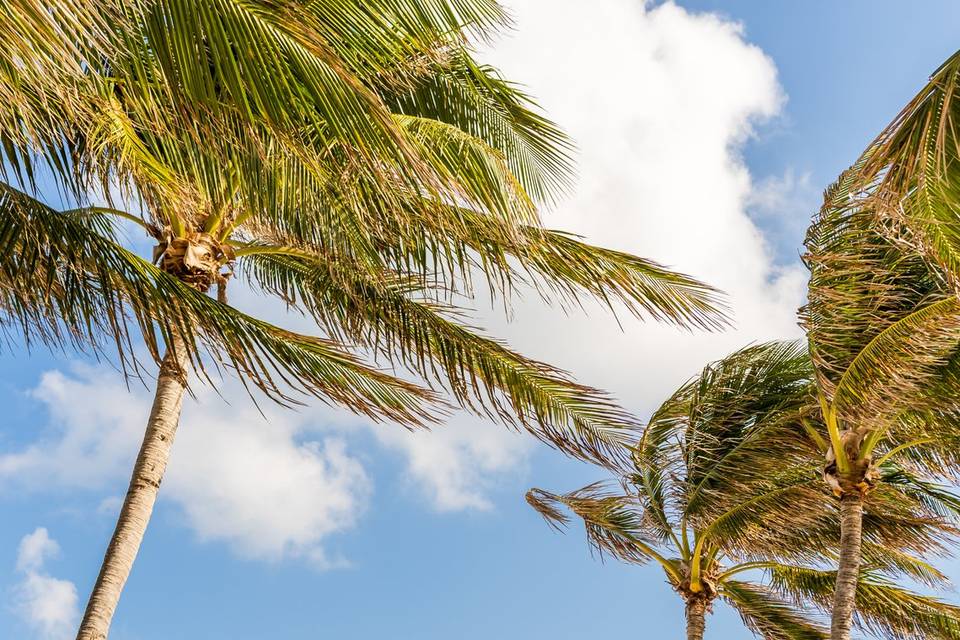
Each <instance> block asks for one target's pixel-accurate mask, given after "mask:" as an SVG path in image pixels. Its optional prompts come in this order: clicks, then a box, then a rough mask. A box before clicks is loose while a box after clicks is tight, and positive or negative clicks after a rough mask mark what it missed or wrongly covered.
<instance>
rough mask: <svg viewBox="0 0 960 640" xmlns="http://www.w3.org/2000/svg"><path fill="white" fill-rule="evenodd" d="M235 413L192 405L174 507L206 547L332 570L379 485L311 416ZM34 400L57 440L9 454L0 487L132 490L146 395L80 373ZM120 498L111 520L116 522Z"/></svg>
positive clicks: (173, 483)
mask: <svg viewBox="0 0 960 640" xmlns="http://www.w3.org/2000/svg"><path fill="white" fill-rule="evenodd" d="M233 391H236V389H231V388H228V389H227V392H228V395H232V396H235V397H236V400H237V402H236V403H235V405H230V404H227V403H225V402H224V401H223V399H222V398H220V397H218V396H217V395H216V394H215V393H214V392H213V391H211V390H209V389H204V388H202V387H201V388H200V389H198V397H197V401H190V400H188V401H187V402H186V403H185V407H184V419H183V424H182V425H181V428H180V430H179V432H178V435H177V442H176V445H175V448H174V455H173V456H172V457H171V462H170V467H169V468H168V472H167V477H166V478H165V479H164V487H163V489H164V490H163V492H162V494H161V497H162V499H164V500H171V501H173V502H175V503H176V504H177V505H178V507H179V508H180V510H181V511H182V513H183V515H184V517H185V521H186V523H187V524H188V525H189V526H190V527H191V528H192V529H193V530H194V531H195V532H196V533H197V535H198V537H199V538H200V539H202V540H223V541H226V542H228V543H230V544H231V545H232V546H233V547H234V548H235V549H236V550H237V551H238V552H240V553H241V554H243V555H246V556H250V557H257V558H264V559H270V560H276V559H280V558H282V557H285V556H296V557H305V558H307V559H308V560H311V561H313V562H314V563H315V564H316V565H317V566H318V567H321V568H326V567H329V566H332V565H335V564H339V562H340V561H338V560H336V559H330V558H328V557H327V555H326V554H325V553H324V550H323V548H322V546H321V542H322V541H323V539H324V538H325V537H327V536H328V535H330V534H332V533H335V532H337V531H341V530H343V529H346V528H349V527H351V526H353V524H354V522H355V521H356V519H357V517H358V516H359V514H361V513H362V512H363V509H364V506H365V504H366V502H367V499H368V495H369V493H370V490H371V482H370V480H369V478H368V477H367V474H366V473H365V471H364V469H363V467H362V466H361V465H360V463H359V462H358V461H357V460H356V459H354V458H353V457H351V456H350V455H349V453H348V452H347V450H346V447H345V445H344V443H343V442H342V441H341V440H340V439H338V438H334V437H324V438H321V439H304V438H303V437H302V436H303V435H304V429H305V425H306V420H307V416H305V415H303V414H297V413H295V412H290V411H280V410H278V409H275V408H274V407H265V408H264V410H265V412H266V415H265V416H264V415H261V414H260V413H258V412H257V411H256V410H255V409H254V408H253V407H252V406H251V405H250V403H249V401H248V399H247V398H245V397H243V396H242V392H240V393H230V392H233ZM33 396H34V397H35V398H36V399H37V400H38V401H40V402H42V403H43V404H44V405H46V407H47V409H48V411H49V414H50V418H51V424H52V425H55V427H54V428H52V430H51V433H50V434H48V436H47V438H45V439H44V440H41V441H40V442H37V443H35V444H34V445H32V446H30V447H29V448H27V449H26V450H24V451H21V452H13V453H8V454H2V455H0V487H3V486H4V485H12V484H14V483H16V484H17V485H18V486H26V487H34V488H41V487H51V486H58V487H84V488H87V489H95V490H103V489H104V488H106V487H108V486H109V487H113V488H114V490H116V489H119V488H120V487H121V486H123V483H124V482H125V480H126V479H127V477H128V476H129V473H130V468H131V465H132V461H133V456H134V454H135V453H136V451H137V449H138V447H139V443H140V439H141V438H142V436H143V427H144V424H145V421H146V418H147V414H148V411H149V406H150V398H149V394H148V393H147V392H146V391H145V390H143V389H134V391H133V393H129V392H128V391H127V389H126V387H125V386H124V384H123V382H122V381H121V380H120V379H119V377H118V376H117V375H116V372H114V371H112V370H110V369H107V368H104V367H89V366H76V367H74V369H72V370H71V371H70V373H68V374H65V373H63V372H59V371H52V372H48V373H46V374H44V376H43V377H42V379H41V382H40V384H39V385H38V386H37V388H36V389H35V390H34V391H33ZM119 504H120V500H119V499H118V498H115V497H110V498H106V499H105V500H104V501H103V502H102V503H101V505H100V508H99V509H98V511H99V512H101V513H103V514H108V515H115V514H116V512H117V511H118V510H119Z"/></svg>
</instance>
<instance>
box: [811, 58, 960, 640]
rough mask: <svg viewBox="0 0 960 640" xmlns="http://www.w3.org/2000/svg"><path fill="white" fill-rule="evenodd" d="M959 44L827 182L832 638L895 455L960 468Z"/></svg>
mask: <svg viewBox="0 0 960 640" xmlns="http://www.w3.org/2000/svg"><path fill="white" fill-rule="evenodd" d="M958 81H960V54H955V55H954V56H952V57H951V58H950V59H949V60H948V61H947V62H946V63H944V65H943V66H942V67H941V68H940V69H938V70H937V72H936V73H935V74H934V75H933V77H932V78H931V80H930V82H929V83H928V84H927V85H926V86H925V87H924V88H923V90H922V91H921V92H920V93H919V94H918V95H917V96H916V97H915V98H914V99H913V100H911V102H910V103H909V104H908V105H907V106H906V107H905V108H904V110H903V111H902V112H901V114H900V115H899V116H898V117H897V118H896V119H895V120H894V121H893V122H892V123H891V124H890V126H889V127H888V128H887V129H885V130H884V131H883V132H882V133H881V135H880V136H879V137H878V138H877V140H875V141H874V142H873V143H872V144H871V145H870V146H869V147H868V148H867V150H866V151H865V152H864V154H863V156H862V157H861V158H860V159H859V160H858V161H857V163H856V164H855V165H854V166H853V167H851V168H850V169H849V170H848V171H847V172H845V173H844V174H843V175H842V176H841V178H840V179H839V180H838V182H837V183H836V184H835V185H833V186H832V187H831V188H830V189H829V190H828V191H827V194H826V197H825V201H824V206H823V208H822V209H821V211H820V213H819V215H818V216H817V218H816V219H815V220H814V223H813V225H812V226H811V228H810V230H809V232H808V235H807V241H806V246H807V252H808V255H807V258H806V262H807V264H808V267H809V268H810V272H811V277H810V286H809V293H808V299H809V304H808V305H807V307H806V308H805V310H804V313H803V315H804V324H805V326H806V329H807V332H808V336H809V341H810V348H811V354H812V355H813V359H814V362H815V364H816V369H817V379H818V382H819V386H820V393H821V404H822V412H823V415H824V418H825V421H826V424H827V427H828V430H829V436H830V437H829V442H828V443H827V445H828V446H825V449H826V450H827V464H826V471H825V477H826V479H827V481H828V482H829V483H830V484H831V485H832V487H833V488H834V490H835V492H836V493H837V494H838V495H839V496H840V498H841V504H842V505H843V509H842V515H841V518H842V522H843V534H842V538H841V558H840V573H839V577H838V582H837V586H836V595H835V604H834V615H833V638H835V639H837V640H844V639H846V638H849V633H850V624H851V618H852V616H853V612H854V608H855V607H854V605H855V598H856V596H855V590H856V589H855V586H856V575H857V570H858V563H859V553H858V546H859V539H860V534H859V527H860V520H861V515H860V512H861V510H862V504H863V500H864V499H865V497H866V496H867V494H868V493H869V492H871V491H872V489H873V487H874V485H875V484H876V481H877V470H876V469H877V466H878V464H879V463H881V462H883V461H884V460H886V459H887V458H888V456H890V455H900V456H906V457H907V458H908V459H909V460H910V462H911V464H914V465H919V466H921V467H924V468H926V469H927V470H928V471H929V472H931V473H934V474H938V475H947V476H950V475H953V474H955V472H956V470H957V468H958V467H957V462H958V460H957V456H956V445H957V442H958V439H960V422H958V421H957V415H958V406H957V403H956V401H955V397H956V393H957V384H956V383H957V381H958V377H957V374H958V371H960V370H958V369H957V365H958V362H960V361H958V356H960V353H958V346H960V303H958V299H957V296H958V294H960V289H958V287H957V283H958V280H957V277H958V275H960V270H958V267H960V259H958V258H960V251H958V249H960V244H958V238H960V217H958V216H957V213H956V212H957V211H958V209H957V204H958V203H960V200H958V194H960V190H958V189H960V173H958V169H960V165H958V163H957V158H958V156H957V152H958V148H960V147H958V142H960V139H958V138H957V129H956V125H957V115H958V114H960V111H958V109H960V102H958V100H957V98H958V97H960V95H958Z"/></svg>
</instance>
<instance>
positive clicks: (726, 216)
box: [491, 0, 806, 414]
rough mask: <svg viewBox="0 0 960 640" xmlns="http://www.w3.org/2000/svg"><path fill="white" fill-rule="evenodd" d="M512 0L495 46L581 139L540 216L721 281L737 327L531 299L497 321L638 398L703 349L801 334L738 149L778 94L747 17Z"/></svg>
mask: <svg viewBox="0 0 960 640" xmlns="http://www.w3.org/2000/svg"><path fill="white" fill-rule="evenodd" d="M510 6H511V8H513V9H514V13H515V15H516V19H517V29H516V34H515V35H514V36H513V37H511V38H508V39H506V40H505V41H503V42H498V43H496V44H495V46H494V47H493V49H494V50H493V52H492V53H491V57H492V59H493V61H494V62H495V63H496V64H497V65H498V66H500V67H501V68H503V69H504V70H505V73H506V75H507V77H510V78H512V79H517V80H519V81H521V82H524V83H526V84H527V85H528V87H529V89H530V92H531V93H532V94H533V95H535V96H536V97H537V98H538V100H539V102H540V103H541V104H542V105H543V106H544V108H545V109H546V110H547V112H548V113H549V114H550V115H551V116H552V117H553V118H555V119H556V120H557V121H559V122H560V123H561V125H563V126H564V127H565V128H567V130H568V131H569V132H570V133H571V135H572V136H573V138H574V139H575V141H576V142H577V143H578V145H579V147H580V154H579V168H580V180H579V184H578V186H577V188H576V190H575V192H574V193H573V194H572V197H571V198H569V199H568V200H567V201H565V202H564V203H563V204H562V205H561V206H560V207H559V208H558V210H557V211H555V212H553V213H550V214H548V215H547V216H546V223H547V225H548V226H551V227H559V228H562V229H566V230H569V231H574V232H577V233H580V234H582V235H584V236H586V237H587V239H588V240H589V241H591V242H594V243H597V244H603V245H607V246H611V247H615V248H619V249H624V250H627V251H631V252H634V253H637V254H639V255H642V256H645V257H649V258H652V259H655V260H658V261H660V262H663V263H665V264H668V265H671V266H672V267H674V268H676V269H678V270H681V271H684V272H687V273H690V274H692V275H695V276H697V277H700V278H702V279H704V280H705V281H707V282H709V283H711V284H713V285H714V286H717V287H719V288H721V289H723V290H724V291H726V292H727V293H728V294H729V297H730V301H731V304H732V307H733V309H734V312H735V320H736V326H737V329H736V331H728V332H725V333H721V334H703V333H696V334H693V335H690V334H687V333H684V332H681V331H677V330H675V329H673V328H671V327H667V326H658V325H654V324H652V323H642V322H638V321H634V320H633V319H632V318H630V317H622V318H621V320H622V323H623V328H624V330H623V331H621V330H620V329H619V328H618V326H617V324H616V322H615V321H614V320H613V319H611V318H610V317H609V316H608V315H607V314H606V313H604V311H603V310H602V309H600V308H599V307H590V308H589V312H590V313H589V317H587V318H584V317H582V316H581V315H575V316H574V317H572V318H569V319H568V318H566V317H564V316H562V315H561V314H558V313H557V312H556V311H554V310H549V309H546V308H544V307H542V306H541V305H539V304H535V303H529V304H522V305H520V306H519V307H518V309H517V312H516V318H517V322H515V323H514V324H513V325H512V326H510V327H507V328H503V327H502V325H501V326H498V327H497V330H498V331H504V332H505V333H507V334H508V335H510V337H511V339H512V342H513V343H514V344H516V345H518V346H519V347H521V349H522V350H524V351H527V352H530V353H532V354H533V355H536V356H537V357H540V358H543V359H546V360H548V361H551V362H555V363H557V364H559V365H561V366H564V367H566V368H568V369H570V370H572V371H573V372H574V373H575V374H576V375H577V376H578V377H579V378H580V379H582V380H583V381H584V382H586V383H588V384H592V385H596V386H600V387H604V388H608V389H610V390H612V391H614V392H616V393H617V395H618V396H619V397H620V398H621V399H622V401H623V402H624V403H625V404H626V405H627V406H628V407H630V408H631V409H633V410H635V411H637V412H640V413H644V414H645V413H647V412H649V411H650V410H652V409H653V408H654V407H655V406H656V404H657V403H659V401H660V400H661V399H663V398H664V397H665V396H666V395H667V394H668V393H669V392H670V391H671V390H672V388H674V387H675V386H676V385H677V384H679V383H680V382H681V381H682V380H683V379H685V378H686V377H688V376H689V375H692V374H693V373H694V372H695V371H696V370H697V369H698V368H699V367H700V366H702V364H704V363H705V362H706V361H707V360H709V359H712V358H716V357H721V356H722V355H724V354H726V353H728V352H729V351H732V350H733V349H736V348H738V347H740V346H742V345H743V344H745V343H747V342H751V341H755V340H761V339H771V338H777V337H787V336H797V335H798V334H799V330H798V329H797V327H796V320H795V312H796V309H797V307H798V306H799V305H800V304H801V303H802V300H803V294H804V282H805V279H806V277H805V273H804V271H803V269H802V267H801V266H800V265H799V264H798V263H797V262H796V261H792V262H791V263H790V264H788V265H787V266H778V265H777V261H776V259H775V256H774V254H773V251H772V250H771V248H770V247H769V246H768V243H767V240H766V239H765V237H764V234H763V232H762V231H761V229H759V228H758V227H757V226H756V225H755V224H754V223H753V222H752V221H751V219H750V217H749V216H748V215H747V209H748V206H750V204H751V202H752V199H754V198H755V196H754V195H753V194H754V184H753V180H752V178H751V175H750V172H749V170H748V169H747V167H746V166H745V164H744V163H743V160H742V157H741V155H740V153H741V150H742V147H743V145H744V144H745V143H746V142H747V141H748V140H749V139H750V137H751V136H752V135H753V134H754V129H755V125H756V124H757V123H759V122H762V121H765V120H769V119H771V118H773V117H775V116H777V115H778V114H779V113H780V111H781V109H782V107H783V104H784V102H785V98H784V95H783V92H782V89H781V87H780V85H779V83H778V81H777V73H776V67H775V65H774V63H773V62H772V61H771V60H770V58H768V57H767V56H766V55H765V54H764V53H763V52H762V51H761V50H760V49H759V48H757V47H756V46H754V45H751V44H749V43H748V42H747V41H746V40H745V36H744V32H743V29H742V27H741V26H740V25H738V24H736V23H732V22H729V21H726V20H724V19H721V18H719V17H717V16H715V15H712V14H697V13H692V12H689V11H687V10H685V9H683V8H681V7H678V6H676V5H675V4H673V3H670V2H667V3H664V4H660V5H658V6H656V7H651V6H647V5H646V4H645V3H643V2H638V1H636V0H605V1H604V2H599V3H592V4H590V5H589V7H588V6H586V5H585V4H583V3H582V2H578V1H577V0H557V1H555V2H550V3H544V2H539V1H537V0H513V1H512V2H510ZM797 240H799V237H798V238H797Z"/></svg>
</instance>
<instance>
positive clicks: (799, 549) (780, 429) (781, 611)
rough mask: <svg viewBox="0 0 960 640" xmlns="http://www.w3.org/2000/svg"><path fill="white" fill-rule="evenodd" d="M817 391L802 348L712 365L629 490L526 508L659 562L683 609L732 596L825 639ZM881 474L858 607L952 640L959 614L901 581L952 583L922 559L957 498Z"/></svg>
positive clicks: (827, 575) (761, 350) (941, 534)
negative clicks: (573, 519)
mask: <svg viewBox="0 0 960 640" xmlns="http://www.w3.org/2000/svg"><path fill="white" fill-rule="evenodd" d="M815 388H816V387H815V382H814V379H813V368H812V364H811V363H810V358H809V356H808V354H807V352H806V348H805V346H804V345H803V344H802V343H798V342H773V343H766V344H759V345H753V346H749V347H746V348H745V349H742V350H740V351H737V352H735V353H734V354H732V355H730V356H728V357H727V358H724V359H723V360H720V361H718V362H715V363H711V364H709V365H707V366H706V367H705V368H704V369H703V371H702V372H701V373H700V374H699V375H698V376H696V377H695V378H693V379H692V380H690V381H689V382H687V383H686V384H684V385H683V386H682V387H681V388H680V389H679V390H678V391H677V392H676V393H674V395H673V396H671V397H670V398H669V399H668V400H667V401H666V402H664V403H663V404H662V405H661V406H660V408H659V409H658V410H657V411H655V412H654V414H653V416H652V417H651V418H650V421H649V423H648V424H647V426H646V429H645V431H644V434H643V437H642V439H641V441H640V443H639V444H638V446H637V447H636V449H635V452H634V461H635V468H634V469H632V470H630V471H628V472H627V473H625V474H624V475H623V476H622V477H621V479H619V481H618V482H615V483H613V484H611V483H595V484H592V485H589V486H587V487H584V488H583V489H579V490H577V491H573V492H570V493H567V494H554V493H551V492H547V491H543V490H540V489H533V490H531V491H530V492H529V493H528V496H527V499H528V502H530V504H531V505H532V506H533V507H534V508H535V509H537V510H538V511H539V512H540V513H541V514H542V515H543V516H544V517H545V518H546V519H547V520H548V522H550V523H551V525H553V526H554V527H558V528H559V527H562V526H564V525H565V524H567V523H568V522H569V516H568V515H567V513H565V510H568V511H570V512H572V513H573V514H574V515H576V516H577V517H579V518H580V519H581V520H582V521H583V522H584V525H585V527H586V531H587V538H588V541H589V543H590V546H591V549H593V550H596V551H597V552H599V553H601V554H604V553H609V554H611V555H613V556H614V557H616V558H618V559H620V560H622V561H625V562H628V563H633V564H645V563H647V562H651V561H653V562H656V563H657V564H659V565H660V566H661V568H662V569H663V570H664V572H665V574H666V576H667V579H668V581H669V583H670V584H671V586H672V587H673V588H674V589H675V590H676V591H677V592H678V593H679V594H680V595H681V596H682V597H683V598H684V599H685V601H687V602H688V604H689V603H690V601H691V599H698V598H699V599H704V600H706V601H707V603H708V604H709V603H710V602H712V601H713V600H714V599H715V598H721V599H723V600H724V601H726V602H727V603H729V604H730V605H731V606H733V607H734V608H735V609H737V610H738V612H739V613H740V615H741V617H742V618H743V620H744V623H745V624H746V625H747V626H748V627H749V628H750V629H751V630H753V631H754V632H755V633H757V634H758V635H762V636H763V637H768V638H823V637H827V632H826V630H825V629H824V628H823V627H821V626H820V622H819V619H818V617H817V616H815V615H811V614H810V613H809V611H810V607H811V606H812V607H813V608H814V609H815V610H816V609H818V610H819V611H828V610H829V608H830V599H831V597H832V593H833V581H834V579H835V575H836V571H832V570H830V569H829V568H828V567H829V564H830V562H831V560H834V559H835V557H836V554H835V552H834V546H835V544H836V540H838V539H839V522H838V519H837V504H836V501H835V500H834V498H833V497H832V495H831V494H830V492H829V491H828V490H827V488H826V487H825V486H824V484H823V482H822V480H821V479H820V477H819V476H820V473H819V472H820V451H819V449H818V446H817V444H816V442H815V439H814V438H813V437H811V432H810V430H813V432H814V433H817V434H820V433H821V432H822V431H823V430H824V428H823V426H822V424H821V423H820V422H819V420H818V418H817V409H816V399H815ZM818 437H822V436H820V435H818ZM884 475H885V478H884V479H885V480H886V482H884V484H883V485H882V488H881V489H878V490H877V491H876V492H875V493H874V494H873V495H872V496H871V502H870V503H869V505H868V515H867V516H866V518H865V524H864V537H865V543H864V553H865V557H866V558H868V560H867V561H866V565H867V567H866V570H865V572H864V573H863V575H862V589H863V590H864V593H865V594H869V596H870V597H876V598H877V599H875V600H874V601H873V602H871V604H869V605H868V606H865V607H864V608H863V609H861V612H860V615H861V623H862V625H863V627H864V628H865V629H870V630H874V631H878V632H879V633H880V635H885V636H886V637H901V636H900V635H898V634H909V633H916V634H918V636H917V637H930V638H945V637H956V636H955V635H950V634H948V633H946V632H942V633H941V631H942V630H943V629H945V628H947V627H948V626H949V620H950V619H951V616H955V615H957V613H960V610H958V609H957V608H956V607H952V606H950V605H948V604H946V603H943V602H941V601H939V600H936V599H929V600H928V599H925V598H923V597H921V596H917V595H916V594H913V593H911V592H909V591H907V590H904V589H902V588H900V587H898V586H896V585H895V584H894V583H893V582H892V580H893V579H894V578H897V577H909V578H910V579H913V580H919V581H921V582H923V583H925V584H927V585H930V586H942V585H943V584H944V583H945V582H946V576H944V575H943V574H942V573H941V572H939V571H938V570H936V569H935V568H934V567H933V566H931V565H930V564H928V563H927V562H926V561H924V560H923V559H921V558H922V556H924V555H925V554H930V553H946V552H947V551H948V549H949V546H948V544H949V538H950V536H951V535H952V534H953V533H954V532H955V528H954V522H955V519H956V517H957V514H960V510H958V507H960V502H958V499H957V497H956V496H954V495H953V494H951V493H950V492H949V491H947V490H945V489H943V488H942V487H939V486H937V485H934V484H932V483H929V482H927V481H925V480H923V479H922V478H923V476H922V475H917V474H916V473H912V472H909V471H907V470H905V469H903V468H900V467H894V466H892V465H890V466H885V467H884ZM751 572H752V573H751ZM760 572H764V575H765V576H766V578H767V579H766V580H765V581H758V580H757V575H758V574H759V573H760ZM865 597H866V596H865ZM879 602H884V603H886V604H885V605H881V604H879ZM885 607H886V609H885Z"/></svg>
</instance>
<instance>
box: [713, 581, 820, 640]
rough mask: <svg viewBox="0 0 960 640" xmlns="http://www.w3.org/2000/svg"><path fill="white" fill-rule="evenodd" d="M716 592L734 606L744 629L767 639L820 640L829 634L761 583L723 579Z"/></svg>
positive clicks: (797, 608)
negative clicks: (718, 590) (718, 591)
mask: <svg viewBox="0 0 960 640" xmlns="http://www.w3.org/2000/svg"><path fill="white" fill-rule="evenodd" d="M720 595H721V597H723V599H724V600H726V601H727V602H728V603H730V605H731V606H732V607H733V608H734V609H736V610H737V613H739V614H740V618H741V619H742V620H743V624H744V625H745V626H746V627H747V628H748V629H750V630H751V631H753V632H754V633H756V634H757V635H759V636H762V637H763V638H766V639H767V640H822V639H825V638H828V637H829V636H830V632H829V630H827V629H825V628H824V627H822V626H821V625H819V624H817V623H816V622H815V621H813V620H811V619H810V618H809V617H808V615H807V613H806V612H804V611H803V610H802V609H800V608H799V607H797V606H796V605H794V604H792V603H790V602H786V601H784V600H781V599H780V598H779V597H778V596H777V594H775V593H773V592H771V591H770V590H769V589H767V588H766V587H764V586H761V585H756V584H751V583H749V582H741V581H738V580H724V581H723V582H722V583H721V585H720Z"/></svg>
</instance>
